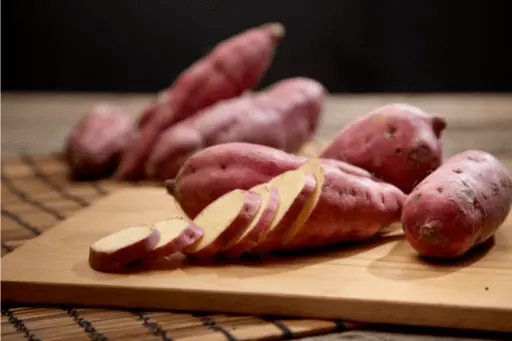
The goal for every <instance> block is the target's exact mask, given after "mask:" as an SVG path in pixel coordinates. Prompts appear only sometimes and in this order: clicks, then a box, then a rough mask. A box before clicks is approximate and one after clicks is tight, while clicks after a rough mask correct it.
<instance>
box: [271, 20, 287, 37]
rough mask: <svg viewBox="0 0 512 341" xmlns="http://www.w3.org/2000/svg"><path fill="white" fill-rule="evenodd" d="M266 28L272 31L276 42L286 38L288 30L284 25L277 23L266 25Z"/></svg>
mask: <svg viewBox="0 0 512 341" xmlns="http://www.w3.org/2000/svg"><path fill="white" fill-rule="evenodd" d="M266 26H267V27H268V28H269V29H270V31H271V32H272V34H273V35H274V38H275V39H276V40H282V39H283V38H284V37H285V34H286V29H285V27H284V25H283V24H281V23H279V22H275V23H269V24H266Z"/></svg>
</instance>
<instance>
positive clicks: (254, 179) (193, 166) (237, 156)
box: [165, 142, 372, 217]
mask: <svg viewBox="0 0 512 341" xmlns="http://www.w3.org/2000/svg"><path fill="white" fill-rule="evenodd" d="M307 161H308V158H306V157H304V156H299V155H294V154H290V153H287V152H285V151H283V150H280V149H276V148H272V147H267V146H262V145H256V144H251V143H244V142H233V143H225V144H221V145H216V146H212V147H208V148H206V149H203V150H201V151H199V152H197V153H195V154H194V155H192V156H191V157H189V158H188V159H187V161H186V162H185V163H184V164H183V166H182V167H181V169H180V171H179V172H178V174H177V175H176V177H175V178H174V179H169V180H167V181H166V182H165V183H166V187H167V191H168V192H169V193H170V194H171V195H173V196H174V197H175V198H176V199H177V201H178V202H179V203H180V205H181V207H182V208H183V210H184V211H185V213H186V214H187V215H188V216H190V217H194V216H195V215H197V214H198V213H199V212H200V211H201V210H202V209H203V208H204V207H206V206H207V205H208V204H210V203H211V202H212V201H214V200H215V199H217V198H219V197H220V196H221V195H223V194H225V193H227V192H229V191H231V190H233V189H245V190H247V189H250V188H251V187H254V186H256V185H258V184H262V183H264V182H268V181H270V180H271V179H272V178H273V177H275V176H278V175H280V174H282V173H284V172H286V171H289V170H293V169H296V168H298V167H300V166H302V165H303V164H305V163H306V162H307ZM321 161H322V163H323V164H325V165H328V166H330V167H332V168H337V169H340V170H341V171H343V172H344V173H348V174H353V175H355V176H357V177H358V178H368V179H371V178H372V175H371V174H370V173H368V172H367V171H365V170H363V169H360V168H358V167H355V166H352V165H350V164H348V163H345V162H342V161H337V160H324V159H322V160H321Z"/></svg>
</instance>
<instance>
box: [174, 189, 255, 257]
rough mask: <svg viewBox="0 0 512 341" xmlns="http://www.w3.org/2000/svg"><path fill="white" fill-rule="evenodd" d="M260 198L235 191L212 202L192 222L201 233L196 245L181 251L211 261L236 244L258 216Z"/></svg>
mask: <svg viewBox="0 0 512 341" xmlns="http://www.w3.org/2000/svg"><path fill="white" fill-rule="evenodd" d="M260 205H261V198H260V195H259V194H258V193H254V192H251V191H246V190H240V189H235V190H233V191H231V192H228V193H226V194H224V195H223V196H221V197H220V198H218V199H217V200H215V201H213V202H212V203H211V204H210V205H208V206H207V207H205V208H204V209H203V210H202V211H201V213H199V215H198V216H197V217H196V218H195V219H194V224H196V225H197V226H200V227H201V228H202V229H203V230H204V235H203V237H202V238H201V239H199V240H198V241H197V242H196V243H194V244H192V245H190V246H188V247H187V248H185V249H184V250H183V253H184V254H186V255H190V256H194V257H201V258H202V257H211V256H214V255H215V254H217V253H218V252H220V251H223V250H224V249H225V248H226V247H227V246H228V245H230V243H231V242H232V241H233V240H237V239H238V238H239V237H240V236H241V235H242V234H243V233H244V232H245V230H246V229H247V228H248V227H249V225H250V224H251V222H252V220H253V219H254V217H255V216H256V214H257V213H258V210H259V208H260Z"/></svg>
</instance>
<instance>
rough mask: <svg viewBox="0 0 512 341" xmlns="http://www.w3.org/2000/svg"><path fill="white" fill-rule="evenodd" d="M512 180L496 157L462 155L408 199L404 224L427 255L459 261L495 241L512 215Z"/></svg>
mask: <svg viewBox="0 0 512 341" xmlns="http://www.w3.org/2000/svg"><path fill="white" fill-rule="evenodd" d="M511 205H512V179H511V176H510V174H509V173H508V171H507V170H506V168H505V167H504V166H503V165H502V164H501V163H500V162H499V160H498V159H497V158H496V157H494V156H493V155H491V154H489V153H487V152H484V151H480V150H466V151H464V152H461V153H458V154H456V155H454V156H452V157H451V158H449V159H448V160H446V162H445V163H444V164H443V165H442V166H441V167H439V168H438V169H437V170H436V171H434V172H433V173H432V174H430V175H429V176H427V177H426V178H425V179H424V180H423V181H422V182H421V183H420V184H419V185H418V186H417V187H416V188H415V189H414V190H413V191H412V192H411V193H410V194H409V196H408V197H407V201H406V202H405V205H404V208H403V212H402V223H403V226H404V230H405V237H406V239H407V241H408V242H409V243H410V245H411V246H412V247H413V248H414V249H415V250H416V251H417V252H418V253H419V254H420V255H423V256H425V257H433V258H434V257H435V258H456V257H459V256H461V255H463V254H465V253H466V252H468V251H469V250H470V249H472V248H473V247H474V246H476V245H478V244H481V243H483V242H485V241H486V240H488V239H489V238H491V237H492V236H493V235H494V234H495V232H496V231H497V229H498V228H499V227H500V226H501V224H502V223H503V221H504V220H505V218H506V217H507V216H508V214H509V212H510V207H511Z"/></svg>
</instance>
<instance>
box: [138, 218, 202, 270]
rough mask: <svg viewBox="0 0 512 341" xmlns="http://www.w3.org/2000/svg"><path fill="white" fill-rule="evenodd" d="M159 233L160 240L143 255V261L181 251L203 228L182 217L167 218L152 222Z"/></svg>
mask: <svg viewBox="0 0 512 341" xmlns="http://www.w3.org/2000/svg"><path fill="white" fill-rule="evenodd" d="M154 228H156V229H157V230H158V232H159V233H160V241H159V242H158V244H157V245H156V246H155V248H154V249H153V250H151V251H150V252H149V253H148V254H147V255H146V256H145V257H144V260H145V261H152V260H157V259H160V258H164V257H167V256H169V255H171V254H173V253H176V252H181V251H182V250H183V249H185V248H186V247H188V246H190V245H192V244H194V243H195V242H196V241H197V240H199V238H201V237H202V236H203V234H204V230H203V229H202V228H200V227H199V226H197V225H195V224H194V223H192V222H191V221H189V220H188V219H186V218H183V217H173V218H168V219H166V220H163V221H159V222H157V223H156V224H154Z"/></svg>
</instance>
